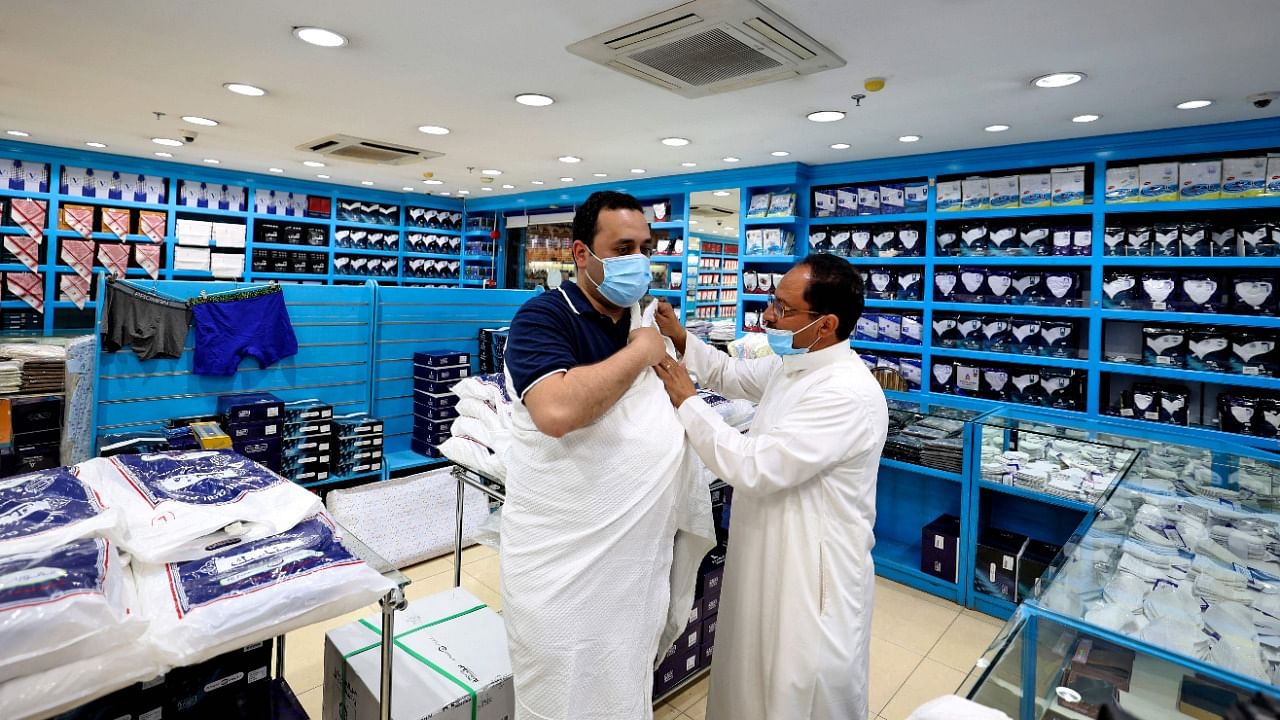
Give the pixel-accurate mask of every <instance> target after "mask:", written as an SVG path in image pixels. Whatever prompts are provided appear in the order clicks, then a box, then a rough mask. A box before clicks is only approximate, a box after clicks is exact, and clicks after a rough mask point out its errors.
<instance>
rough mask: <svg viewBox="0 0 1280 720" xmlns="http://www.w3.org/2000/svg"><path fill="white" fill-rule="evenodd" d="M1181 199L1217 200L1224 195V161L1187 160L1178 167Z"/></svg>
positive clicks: (1179, 195)
mask: <svg viewBox="0 0 1280 720" xmlns="http://www.w3.org/2000/svg"><path fill="white" fill-rule="evenodd" d="M1178 177H1179V182H1178V197H1179V199H1181V200H1217V199H1218V198H1219V197H1221V196H1222V161H1221V160H1213V161H1208V162H1185V163H1182V164H1181V165H1180V166H1179V167H1178Z"/></svg>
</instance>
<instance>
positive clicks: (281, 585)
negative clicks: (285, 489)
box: [135, 514, 394, 665]
mask: <svg viewBox="0 0 1280 720" xmlns="http://www.w3.org/2000/svg"><path fill="white" fill-rule="evenodd" d="M135 575H136V576H137V579H138V592H139V595H140V597H141V598H142V602H143V606H144V608H145V610H146V613H147V616H148V618H149V619H150V621H151V626H150V628H149V630H148V632H147V634H146V636H145V638H144V640H145V642H146V643H147V644H148V645H149V646H151V647H152V649H153V650H154V651H155V653H156V655H157V656H158V657H160V658H162V659H163V660H165V661H167V662H170V663H173V664H175V665H188V664H193V663H197V662H200V661H202V660H205V659H207V658H211V657H215V656H217V655H220V654H222V653H224V652H228V651H230V650H234V649H236V648H240V647H244V646H245V645H248V644H251V643H255V642H259V641H261V640H265V639H267V638H269V637H272V636H274V635H278V634H280V633H284V632H288V631H290V630H293V629H296V628H299V627H304V626H306V625H310V624H312V623H315V622H320V621H322V620H327V619H332V618H335V617H338V616H339V615H343V614H345V613H348V612H351V611H353V610H357V609H359V608H361V607H364V606H365V605H368V604H370V603H372V602H375V601H377V600H378V599H379V598H380V597H382V596H383V595H385V594H386V593H387V592H388V591H390V590H391V589H392V588H393V587H394V583H393V582H392V581H390V580H387V579H386V578H383V577H382V575H381V574H379V573H378V572H377V571H375V570H374V569H373V568H371V567H369V566H368V565H367V564H366V563H365V562H364V561H363V560H361V559H360V558H358V557H356V556H355V555H354V554H353V553H352V552H351V551H350V550H348V549H347V548H346V547H345V546H344V545H343V544H342V538H341V537H340V536H339V534H338V532H337V530H336V528H335V526H334V525H333V523H332V521H331V520H329V518H328V517H327V516H325V515H323V514H319V515H316V516H315V517H311V518H308V519H306V520H304V521H302V522H300V523H298V524H297V525H295V526H294V527H292V528H290V529H288V530H286V531H284V532H281V533H276V534H273V535H271V536H269V537H264V538H259V539H257V540H254V541H252V542H248V543H245V544H243V545H240V546H237V547H235V548H231V549H229V550H223V551H221V552H218V553H216V554H214V555H211V556H209V557H206V558H202V559H199V560H192V561H189V562H181V563H169V564H163V565H141V566H139V567H137V568H136V569H135Z"/></svg>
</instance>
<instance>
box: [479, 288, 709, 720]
mask: <svg viewBox="0 0 1280 720" xmlns="http://www.w3.org/2000/svg"><path fill="white" fill-rule="evenodd" d="M631 316H632V318H633V326H638V324H639V322H640V318H641V315H640V312H639V310H638V308H633V309H632V313H631ZM507 382H508V386H510V385H511V382H510V377H508V378H507ZM513 396H514V393H513ZM512 409H513V415H512V432H511V438H512V442H511V448H510V450H509V452H508V454H507V484H506V490H507V495H506V503H505V505H504V507H503V511H502V544H501V549H500V553H501V568H502V593H503V600H502V606H503V617H504V618H505V620H506V623H507V634H508V645H509V647H510V651H511V669H512V676H513V678H514V682H515V696H516V720H533V719H536V720H649V718H651V717H652V715H653V703H652V691H653V668H654V661H655V658H656V657H657V656H658V654H659V650H662V651H665V650H666V649H667V647H669V646H670V643H671V641H672V640H674V638H675V636H676V634H677V633H678V632H679V631H680V630H681V629H683V628H684V626H685V625H686V623H687V622H688V617H689V608H690V607H691V606H692V604H693V586H694V581H695V575H696V572H697V568H698V562H699V560H701V558H702V555H704V554H705V553H706V552H707V550H709V549H710V548H711V547H712V546H713V545H714V542H713V541H712V540H709V539H707V538H708V537H709V538H714V537H715V533H714V530H713V529H712V523H711V498H710V494H709V491H708V489H707V486H706V483H705V482H703V481H702V477H701V466H700V465H699V464H698V462H697V458H696V456H694V454H693V451H692V450H691V449H690V448H689V446H688V445H686V443H685V441H684V430H683V428H682V427H681V425H680V422H679V420H678V419H677V418H676V414H675V410H674V409H673V408H672V407H671V401H670V399H669V398H668V396H667V394H666V391H665V389H664V387H663V384H662V381H661V380H660V379H658V377H657V375H656V374H655V373H654V372H653V370H652V369H645V370H644V371H643V372H642V373H641V374H640V376H639V377H638V378H636V380H635V382H633V383H632V385H631V387H630V388H629V389H628V390H627V392H626V393H625V394H624V395H623V397H622V398H621V399H620V400H619V401H618V402H617V403H616V404H615V405H614V406H613V407H612V408H611V409H610V410H609V411H608V412H606V413H605V414H604V415H603V416H601V417H600V418H599V419H598V420H597V421H596V422H594V423H592V424H591V425H588V426H587V427H584V428H581V429H579V430H575V431H573V432H571V433H569V434H567V435H565V436H564V437H562V438H559V439H556V438H552V437H550V436H547V435H544V434H542V433H541V432H539V431H538V429H537V427H536V426H535V425H534V423H533V419H532V418H531V417H530V415H529V411H528V409H526V408H525V407H524V403H523V402H520V401H517V402H514V403H512ZM677 529H681V531H682V532H681V534H680V539H679V540H676V538H677V532H676V531H677ZM690 529H692V530H693V532H687V530H690ZM691 538H695V539H693V540H692V541H691V540H690V539H691ZM673 541H674V542H673ZM673 544H674V547H675V549H674V551H673ZM673 554H674V556H675V561H674V563H673ZM660 638H661V641H662V642H661V645H660Z"/></svg>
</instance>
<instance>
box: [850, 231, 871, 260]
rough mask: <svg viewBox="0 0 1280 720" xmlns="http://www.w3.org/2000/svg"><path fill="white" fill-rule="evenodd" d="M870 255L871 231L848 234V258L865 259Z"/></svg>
mask: <svg viewBox="0 0 1280 720" xmlns="http://www.w3.org/2000/svg"><path fill="white" fill-rule="evenodd" d="M870 254H871V231H870V230H854V231H852V232H850V233H849V256H850V257H867V256H868V255H870Z"/></svg>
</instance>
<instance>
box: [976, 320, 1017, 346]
mask: <svg viewBox="0 0 1280 720" xmlns="http://www.w3.org/2000/svg"><path fill="white" fill-rule="evenodd" d="M1013 342H1014V339H1013V332H1012V328H1011V324H1010V322H1009V318H1003V317H999V318H992V317H988V318H986V319H985V320H984V322H983V323H982V349H983V350H986V351H988V352H1008V351H1009V350H1010V349H1011V348H1012V347H1013Z"/></svg>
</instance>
